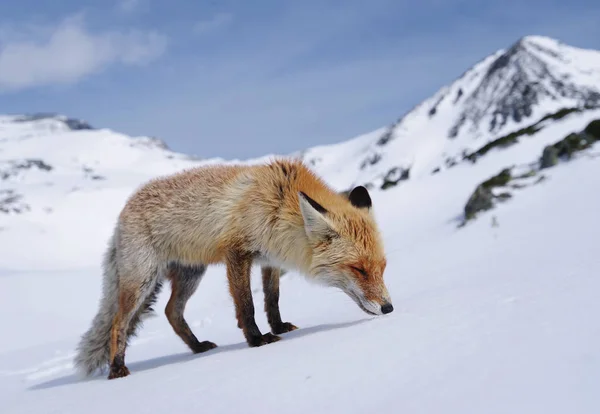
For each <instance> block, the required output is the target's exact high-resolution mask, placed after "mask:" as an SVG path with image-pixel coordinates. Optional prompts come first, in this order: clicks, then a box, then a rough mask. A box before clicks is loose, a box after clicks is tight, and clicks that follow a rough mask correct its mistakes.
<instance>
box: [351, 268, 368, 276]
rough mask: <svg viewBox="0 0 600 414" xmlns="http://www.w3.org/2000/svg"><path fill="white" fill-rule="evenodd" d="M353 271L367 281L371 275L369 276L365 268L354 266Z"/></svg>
mask: <svg viewBox="0 0 600 414" xmlns="http://www.w3.org/2000/svg"><path fill="white" fill-rule="evenodd" d="M352 269H354V270H356V271H357V272H358V273H360V274H361V275H362V276H363V277H364V278H365V279H367V278H368V277H369V275H368V274H367V272H365V270H364V269H363V268H361V267H356V266H352Z"/></svg>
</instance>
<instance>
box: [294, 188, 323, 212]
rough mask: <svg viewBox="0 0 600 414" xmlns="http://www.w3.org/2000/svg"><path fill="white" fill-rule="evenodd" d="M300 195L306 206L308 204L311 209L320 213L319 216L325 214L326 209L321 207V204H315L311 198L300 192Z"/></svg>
mask: <svg viewBox="0 0 600 414" xmlns="http://www.w3.org/2000/svg"><path fill="white" fill-rule="evenodd" d="M300 194H301V195H302V197H304V199H305V200H306V201H308V204H310V205H311V206H312V208H314V209H315V210H317V211H318V212H319V213H321V214H326V213H327V209H326V208H325V207H323V206H322V205H321V204H319V203H317V202H316V201H315V200H313V199H312V198H310V197H309V196H307V195H306V193H304V192H302V191H300Z"/></svg>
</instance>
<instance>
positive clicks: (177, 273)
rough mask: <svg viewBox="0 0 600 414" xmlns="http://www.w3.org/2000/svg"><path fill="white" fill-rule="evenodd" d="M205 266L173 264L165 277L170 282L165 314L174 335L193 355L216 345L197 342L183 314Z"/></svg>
mask: <svg viewBox="0 0 600 414" xmlns="http://www.w3.org/2000/svg"><path fill="white" fill-rule="evenodd" d="M205 271H206V266H204V265H199V266H182V265H179V264H174V265H172V266H170V267H169V270H168V273H167V277H168V278H169V279H170V280H171V289H172V291H171V297H170V298H169V302H168V303H167V306H166V308H165V314H166V315H167V319H168V320H169V323H170V324H171V326H172V327H173V330H174V331H175V333H176V334H177V335H178V336H179V337H180V338H181V339H182V340H183V342H185V343H186V344H187V346H188V347H189V348H190V349H191V350H192V352H194V353H195V354H198V353H201V352H206V351H208V350H210V349H213V348H216V347H217V345H215V344H214V343H212V342H210V341H203V342H200V341H198V338H196V336H195V335H194V333H193V332H192V330H191V329H190V327H189V325H188V324H187V322H186V320H185V318H184V317H183V313H184V311H185V305H186V304H187V302H188V300H189V299H190V297H191V296H192V295H193V294H194V292H195V291H196V289H197V288H198V285H199V284H200V281H201V280H202V277H203V276H204V273H205Z"/></svg>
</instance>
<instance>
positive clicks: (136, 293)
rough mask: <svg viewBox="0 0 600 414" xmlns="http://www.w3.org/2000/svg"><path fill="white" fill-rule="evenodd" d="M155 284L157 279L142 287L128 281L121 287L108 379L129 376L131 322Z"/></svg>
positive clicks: (111, 340)
mask: <svg viewBox="0 0 600 414" xmlns="http://www.w3.org/2000/svg"><path fill="white" fill-rule="evenodd" d="M155 284H156V278H155V280H153V281H147V283H142V284H141V286H139V285H138V284H134V283H131V282H127V281H125V282H123V283H121V285H120V286H119V300H118V310H117V313H116V315H115V317H114V319H113V323H112V328H111V331H110V361H111V363H110V372H109V374H108V379H114V378H121V377H126V376H127V375H129V369H128V368H127V366H126V365H125V349H126V348H127V338H128V333H129V327H130V322H131V321H132V319H134V317H135V315H136V313H137V311H138V309H139V308H140V306H141V305H142V304H143V303H144V302H145V300H146V298H147V296H148V295H150V294H152V292H153V291H154V288H155Z"/></svg>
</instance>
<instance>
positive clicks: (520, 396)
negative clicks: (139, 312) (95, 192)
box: [0, 148, 600, 413]
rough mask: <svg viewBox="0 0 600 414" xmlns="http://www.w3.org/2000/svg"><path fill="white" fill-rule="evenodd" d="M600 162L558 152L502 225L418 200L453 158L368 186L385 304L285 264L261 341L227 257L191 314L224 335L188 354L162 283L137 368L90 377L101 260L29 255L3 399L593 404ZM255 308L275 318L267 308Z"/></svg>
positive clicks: (334, 407)
mask: <svg viewBox="0 0 600 414" xmlns="http://www.w3.org/2000/svg"><path fill="white" fill-rule="evenodd" d="M597 150H600V148H596V152H597ZM599 172H600V164H599V163H598V161H597V159H592V158H581V159H580V160H577V162H572V163H569V164H564V165H560V166H559V167H557V168H555V169H554V170H553V171H552V174H551V179H550V180H548V181H547V182H545V183H543V184H542V185H539V186H535V187H531V188H530V189H529V190H528V191H524V192H522V193H521V194H519V196H518V197H517V198H515V199H514V200H512V201H511V202H510V203H507V204H503V205H501V206H500V207H499V208H498V209H497V211H495V212H494V213H493V214H494V215H496V216H497V217H498V222H499V227H496V228H492V227H490V225H489V221H488V220H480V221H478V222H475V223H473V225H470V226H467V227H466V228H464V229H461V230H460V231H457V230H456V229H455V228H451V227H450V226H449V225H448V223H447V221H448V220H449V219H451V217H450V216H451V213H452V212H451V211H449V210H448V209H446V208H444V207H445V206H447V205H450V204H451V203H450V201H448V202H445V203H443V204H441V205H437V206H436V207H433V206H431V208H424V209H415V208H414V206H415V205H418V206H427V205H430V202H431V199H432V198H433V197H432V196H433V195H434V194H439V192H438V191H439V190H440V189H442V188H444V187H445V185H446V184H447V183H446V182H445V181H446V180H453V179H456V177H449V176H450V175H452V174H455V175H457V176H458V175H460V172H459V171H457V172H456V173H455V172H451V173H450V174H448V175H447V176H446V178H445V179H444V180H437V179H435V178H437V177H435V178H434V177H432V178H431V179H429V180H428V182H427V183H426V182H422V183H421V184H422V185H421V186H416V185H415V186H405V187H403V188H402V189H401V190H398V192H397V193H394V192H389V193H385V192H383V193H377V194H374V203H375V206H376V208H377V210H376V211H377V214H378V219H379V221H380V222H381V223H382V224H383V228H384V234H385V238H386V246H387V249H388V251H389V256H388V257H389V259H388V260H389V266H388V269H387V271H386V281H387V284H388V288H389V290H390V293H391V295H392V298H393V301H394V305H395V311H394V312H393V313H392V314H389V315H386V316H381V317H368V316H367V315H365V314H363V313H362V312H361V311H360V310H359V309H358V308H357V307H356V306H355V305H354V304H353V303H352V302H351V300H350V299H348V298H346V297H345V296H343V294H341V293H337V291H330V290H328V289H325V288H321V287H316V286H313V285H310V284H308V283H307V282H305V281H304V280H303V279H302V278H301V277H299V276H298V275H296V274H293V273H292V274H288V275H286V276H285V277H284V278H283V281H282V286H281V291H282V293H281V312H282V315H283V317H284V319H285V320H290V321H292V322H294V323H296V324H297V325H298V326H300V327H301V329H300V330H298V331H295V332H292V333H289V334H285V335H284V339H283V340H282V341H280V342H278V343H275V344H269V345H267V346H264V347H261V348H253V349H251V348H248V347H247V346H246V344H245V343H244V341H243V337H242V335H241V331H239V329H238V328H237V327H236V325H235V317H234V313H233V305H232V303H231V300H230V299H229V297H228V295H227V288H226V283H225V278H224V269H223V268H222V267H214V268H211V270H210V271H209V272H208V273H207V276H206V278H205V280H203V282H202V285H201V287H200V289H199V290H198V292H197V294H196V295H195V296H194V297H193V298H192V300H191V301H190V304H189V307H188V309H187V311H186V315H187V318H188V319H189V320H190V324H191V326H192V329H194V331H195V332H196V334H197V335H198V336H199V337H200V338H203V339H210V340H212V341H215V342H216V343H217V344H219V345H220V347H219V348H217V349H216V350H214V351H210V352H208V353H206V354H202V355H200V356H194V355H192V354H191V353H190V352H188V350H187V348H186V347H185V345H184V344H183V343H182V342H181V340H180V339H179V338H178V337H177V336H176V335H175V334H174V333H173V332H172V329H171V328H170V326H169V325H168V323H167V321H166V318H165V317H164V316H163V315H162V312H161V310H162V308H163V307H164V305H165V301H166V296H167V295H166V294H163V295H161V299H160V301H159V304H158V305H157V309H159V314H158V317H157V318H154V319H151V320H150V321H148V322H147V323H146V325H145V326H144V328H143V329H142V331H141V334H140V337H139V339H138V340H137V341H135V342H134V343H133V345H132V346H130V348H129V352H128V364H129V367H130V369H131V370H132V375H131V376H129V377H127V378H126V379H123V380H115V381H108V380H106V379H105V378H104V376H99V377H95V378H93V379H92V380H87V381H80V380H77V379H76V377H74V375H73V372H72V367H71V357H72V350H73V347H74V345H75V343H76V341H77V339H78V336H79V335H80V334H81V333H82V332H83V331H84V330H85V328H86V327H87V326H88V323H89V321H90V319H91V317H92V316H93V314H94V312H95V307H96V301H97V300H98V298H99V293H100V273H99V269H98V267H97V266H94V265H93V263H90V266H89V267H87V268H81V269H74V270H69V271H44V270H35V271H29V270H26V269H25V268H26V267H28V265H29V264H26V263H23V267H24V269H23V270H21V271H18V272H15V271H6V272H3V273H2V274H1V275H0V286H1V287H0V309H1V312H2V315H4V316H3V323H2V326H3V334H4V335H3V337H4V338H5V340H4V341H3V343H2V345H1V346H0V366H1V367H2V370H1V372H0V390H1V391H0V401H1V405H0V411H2V412H3V413H31V412H60V413H70V412H73V413H75V412H87V413H96V412H98V413H101V412H105V411H106V410H112V411H114V412H129V411H131V410H134V412H140V413H146V412H148V413H150V412H164V411H166V410H171V411H183V412H191V411H195V410H202V411H203V412H231V413H233V412H239V411H240V410H241V409H246V410H247V409H250V410H251V411H252V412H274V411H275V410H277V411H278V412H286V413H302V412H344V413H349V412H352V413H354V412H355V413H359V412H371V411H390V410H391V411H393V412H456V413H462V412H486V413H505V412H545V413H561V412H566V411H569V412H578V413H594V412H597V410H598V409H599V408H600V398H599V397H598V394H597V382H598V380H599V379H600V359H599V357H600V354H599V352H598V350H599V349H600V323H599V322H598V319H597V318H594V317H593V316H592V315H597V314H598V312H599V311H600V305H599V303H598V301H597V292H598V291H599V289H600V281H599V280H598V278H597V277H596V275H597V272H598V268H599V262H598V259H597V254H596V247H595V246H596V245H597V243H596V241H597V229H598V228H599V227H598V226H599V225H600V219H599V216H598V214H597V212H598V211H600V197H599V196H598V194H597V192H595V191H593V190H594V189H596V188H597V184H598V182H597V178H596V177H597V176H598V173H599ZM440 177H443V176H440ZM574 183H577V185H573V184H574ZM447 193H448V194H445V195H449V192H447ZM457 198H459V197H458V195H455V196H454V200H452V201H456V199H457ZM442 199H445V197H442ZM450 199H452V197H450ZM574 201H584V202H574ZM423 223H430V224H431V225H430V226H423V225H422V224H423ZM69 230H70V229H69ZM99 233H101V231H99ZM81 244H82V245H83V243H81ZM80 247H83V246H80ZM77 249H78V246H77V245H73V246H71V252H72V254H73V256H76V255H77ZM34 261H35V260H33V262H34ZM255 275H256V272H255ZM255 279H256V280H255V281H256V285H257V286H256V287H257V289H258V290H257V291H256V292H255V299H254V300H255V303H257V304H260V303H261V300H262V294H261V293H260V289H259V288H260V285H259V282H258V279H259V278H255ZM163 293H164V292H163ZM257 309H262V308H261V306H260V305H258V306H257ZM257 322H258V324H259V326H260V327H261V328H262V329H265V330H266V327H267V324H266V318H265V316H264V314H263V313H262V312H257Z"/></svg>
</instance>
